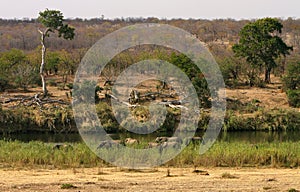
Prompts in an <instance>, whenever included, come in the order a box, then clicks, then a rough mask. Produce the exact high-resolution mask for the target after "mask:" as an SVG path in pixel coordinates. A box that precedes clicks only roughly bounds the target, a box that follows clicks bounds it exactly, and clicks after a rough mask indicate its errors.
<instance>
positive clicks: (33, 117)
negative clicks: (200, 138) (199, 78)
mask: <svg viewBox="0 0 300 192" xmlns="http://www.w3.org/2000/svg"><path fill="white" fill-rule="evenodd" d="M227 105H228V106H227V107H228V108H231V109H227V111H226V115H225V119H224V124H223V127H222V131H300V112H298V111H297V110H291V109H272V110H269V109H262V108H259V107H256V106H255V103H252V104H251V103H250V104H248V105H247V106H244V107H241V106H237V104H233V103H230V102H228V104H227ZM233 105H234V106H233ZM143 110H144V109H141V113H142V112H143ZM96 111H97V113H98V117H99V118H100V119H101V124H102V126H103V128H104V129H105V131H107V132H108V133H120V132H121V133H123V132H126V130H125V129H124V128H122V127H121V126H120V125H118V122H117V121H116V120H115V119H114V118H113V113H112V110H111V107H110V106H109V105H108V104H107V103H98V104H96ZM135 112H136V111H135ZM111 119H112V120H111ZM179 119H180V110H176V109H168V115H167V117H166V120H165V122H164V124H163V125H162V126H161V128H159V129H158V130H157V131H156V132H157V133H166V132H173V131H174V130H175V129H176V127H177V124H178V122H179ZM209 119H210V113H209V111H207V112H202V113H200V117H199V122H198V129H197V131H205V130H206V128H207V125H208V122H209ZM26 132H41V133H43V132H44V133H74V132H75V133H76V132H78V130H77V128H76V124H75V121H74V118H73V114H72V109H71V107H57V106H51V107H48V108H47V110H38V109H37V108H36V107H25V106H24V107H17V108H15V109H1V108H0V133H3V134H5V133H26Z"/></svg>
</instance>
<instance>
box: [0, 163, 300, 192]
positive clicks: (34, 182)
mask: <svg viewBox="0 0 300 192" xmlns="http://www.w3.org/2000/svg"><path fill="white" fill-rule="evenodd" d="M198 169H199V170H203V171H205V172H207V174H205V175H204V174H199V173H194V172H193V171H194V169H193V168H155V169H150V170H142V171H128V170H124V169H121V168H102V167H95V168H79V169H64V170H58V169H36V168H35V169H28V168H7V169H0V175H1V176H2V179H1V182H0V190H1V191H10V192H16V191H25V192H31V191H47V192H57V191H81V192H98V191H107V192H115V191H153V192H161V191H170V190H171V191H246V192H250V191H251V192H252V191H274V192H279V191H285V192H288V191H291V192H292V191H296V190H300V184H299V180H300V174H299V173H300V170H299V169H274V168H271V169H270V168H262V169H258V168H235V169H232V168H224V167H222V168H207V167H199V168H198ZM168 170H169V172H170V175H169V176H167V172H168ZM53 175H55V177H54V176H53ZM293 189H294V190H293Z"/></svg>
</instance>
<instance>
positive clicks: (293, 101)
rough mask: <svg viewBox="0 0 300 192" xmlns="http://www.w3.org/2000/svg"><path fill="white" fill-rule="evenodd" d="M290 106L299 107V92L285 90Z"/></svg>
mask: <svg viewBox="0 0 300 192" xmlns="http://www.w3.org/2000/svg"><path fill="white" fill-rule="evenodd" d="M287 96H288V100H289V104H290V106H293V107H300V90H287Z"/></svg>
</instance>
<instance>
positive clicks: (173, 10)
mask: <svg viewBox="0 0 300 192" xmlns="http://www.w3.org/2000/svg"><path fill="white" fill-rule="evenodd" d="M0 3H1V6H0V18H5V19H14V18H16V19H23V18H37V16H38V13H39V12H40V11H43V10H44V9H46V8H49V9H58V10H60V11H62V12H63V14H64V16H65V17H66V18H96V17H101V16H102V15H104V18H106V19H114V18H121V17H124V18H127V17H144V18H145V17H157V18H159V19H161V18H167V19H172V18H183V19H189V18H194V19H199V18H201V19H220V18H223V19H227V18H232V19H237V20H239V19H255V18H262V17H280V18H288V17H293V18H300V0H206V1H203V0H147V1H146V0H105V1H103V0H0Z"/></svg>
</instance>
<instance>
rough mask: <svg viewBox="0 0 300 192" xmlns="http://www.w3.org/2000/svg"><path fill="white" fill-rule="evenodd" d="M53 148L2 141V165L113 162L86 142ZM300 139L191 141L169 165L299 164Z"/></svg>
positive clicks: (292, 165) (238, 165)
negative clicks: (205, 146) (204, 144)
mask: <svg viewBox="0 0 300 192" xmlns="http://www.w3.org/2000/svg"><path fill="white" fill-rule="evenodd" d="M70 146H71V147H67V148H61V149H53V144H52V145H51V144H46V143H42V142H37V141H34V142H29V143H22V142H19V141H3V140H1V141H0V164H2V166H4V167H6V166H42V167H43V166H44V167H49V166H50V167H53V168H70V167H95V166H109V165H108V164H106V163H104V162H103V161H102V160H101V159H99V158H98V157H97V156H96V155H95V154H94V153H92V152H91V151H90V150H89V148H88V147H87V146H86V145H85V144H83V143H70ZM299 165H300V142H282V143H267V142H265V143H260V144H256V145H253V144H250V143H241V142H233V143H227V142H216V143H215V144H214V145H213V147H212V148H211V149H209V151H208V152H206V153H205V154H204V155H199V146H198V145H193V144H190V145H189V146H188V147H187V148H186V149H184V150H183V151H182V152H181V154H179V155H178V156H177V157H176V158H174V159H173V160H171V161H169V162H168V163H166V164H165V166H174V167H184V166H196V167H197V166H212V167H215V166H229V167H242V166H255V167H256V166H258V167H259V166H267V167H298V166H299Z"/></svg>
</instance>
